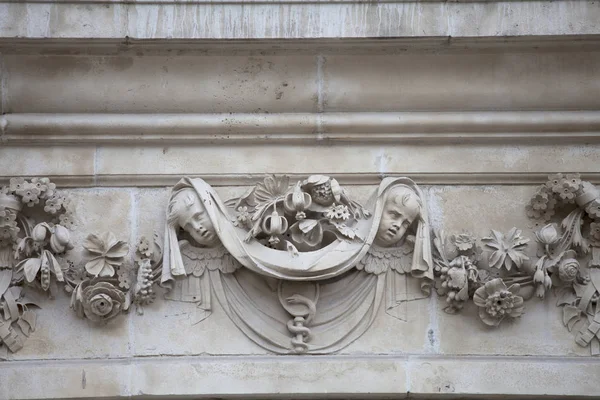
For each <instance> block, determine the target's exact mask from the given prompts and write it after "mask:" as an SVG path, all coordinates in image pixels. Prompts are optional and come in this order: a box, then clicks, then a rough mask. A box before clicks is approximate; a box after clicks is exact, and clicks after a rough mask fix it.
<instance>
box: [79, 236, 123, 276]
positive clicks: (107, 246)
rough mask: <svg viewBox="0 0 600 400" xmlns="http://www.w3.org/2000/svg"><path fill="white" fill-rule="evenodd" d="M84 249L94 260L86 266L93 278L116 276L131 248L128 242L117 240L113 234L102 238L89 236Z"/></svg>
mask: <svg viewBox="0 0 600 400" xmlns="http://www.w3.org/2000/svg"><path fill="white" fill-rule="evenodd" d="M83 247H84V248H85V249H86V250H87V251H88V252H89V253H90V255H91V256H92V258H91V259H90V261H88V262H87V264H85V270H86V271H87V272H88V273H89V274H90V275H93V276H108V277H110V276H114V274H115V267H119V266H120V265H121V264H123V259H124V257H125V256H126V255H127V252H128V250H129V246H128V245H127V243H126V242H123V241H120V240H117V238H116V237H115V235H114V234H113V233H112V232H106V233H104V234H103V235H101V236H96V235H89V236H88V237H87V239H86V240H85V242H84V243H83Z"/></svg>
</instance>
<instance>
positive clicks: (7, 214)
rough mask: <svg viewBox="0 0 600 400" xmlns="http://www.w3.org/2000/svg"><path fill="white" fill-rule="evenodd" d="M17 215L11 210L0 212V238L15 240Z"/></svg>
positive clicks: (17, 228)
mask: <svg viewBox="0 0 600 400" xmlns="http://www.w3.org/2000/svg"><path fill="white" fill-rule="evenodd" d="M16 218H17V215H16V213H14V212H13V211H11V210H8V209H6V210H2V211H0V238H3V239H15V238H16V237H17V234H18V233H19V230H20V229H19V227H18V226H17V221H16Z"/></svg>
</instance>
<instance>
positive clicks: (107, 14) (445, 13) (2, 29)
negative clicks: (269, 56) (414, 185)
mask: <svg viewBox="0 0 600 400" xmlns="http://www.w3.org/2000/svg"><path fill="white" fill-rule="evenodd" d="M161 3H162V4H161ZM1 7H2V9H0V36H2V37H9V38H11V37H30V38H89V37H95V38H105V39H121V40H122V39H124V38H125V37H126V36H128V37H130V38H133V39H172V38H187V39H248V38H261V39H268V38H279V39H304V38H322V37H328V38H339V37H399V36H409V37H413V36H433V37H440V36H442V37H448V36H450V37H460V36H472V37H473V36H474V37H481V36H484V37H485V36H521V35H582V34H597V33H598V26H597V23H596V22H597V21H598V12H599V11H598V7H597V6H596V4H595V2H593V1H558V2H522V1H506V2H496V1H494V2H482V3H471V2H464V3H463V2H452V3H437V2H405V1H398V2H390V3H364V2H358V3H344V2H318V3H311V4H309V5H306V4H300V3H294V2H292V3H288V4H283V5H282V4H278V3H277V2H262V3H253V2H250V4H248V2H233V3H222V4H220V2H214V3H203V2H200V3H194V4H178V3H173V2H165V1H163V2H160V3H159V4H152V3H149V2H134V3H133V4H114V3H108V2H107V3H106V4H102V3H100V4H94V3H89V4H79V5H72V4H60V3H58V2H56V3H55V4H44V3H42V4H19V3H8V4H6V3H5V4H2V5H1ZM91 15H94V18H92V17H91ZM2 16H4V18H2ZM533 16H535V17H533Z"/></svg>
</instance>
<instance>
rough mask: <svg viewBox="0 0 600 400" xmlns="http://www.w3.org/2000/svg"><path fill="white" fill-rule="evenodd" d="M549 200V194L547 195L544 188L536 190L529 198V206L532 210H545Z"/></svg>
mask: <svg viewBox="0 0 600 400" xmlns="http://www.w3.org/2000/svg"><path fill="white" fill-rule="evenodd" d="M549 200H550V196H549V195H548V192H546V191H545V190H538V191H537V193H536V194H534V195H533V198H532V199H531V207H533V209H534V210H545V209H546V208H548V201H549Z"/></svg>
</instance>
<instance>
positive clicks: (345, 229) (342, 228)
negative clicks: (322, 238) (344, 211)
mask: <svg viewBox="0 0 600 400" xmlns="http://www.w3.org/2000/svg"><path fill="white" fill-rule="evenodd" d="M333 225H334V226H335V228H336V229H337V230H338V232H339V233H340V234H342V236H345V237H347V238H348V239H355V238H356V237H357V236H358V235H357V234H356V231H355V230H354V229H352V228H350V227H349V226H347V225H346V224H338V223H335V222H334V223H333Z"/></svg>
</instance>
